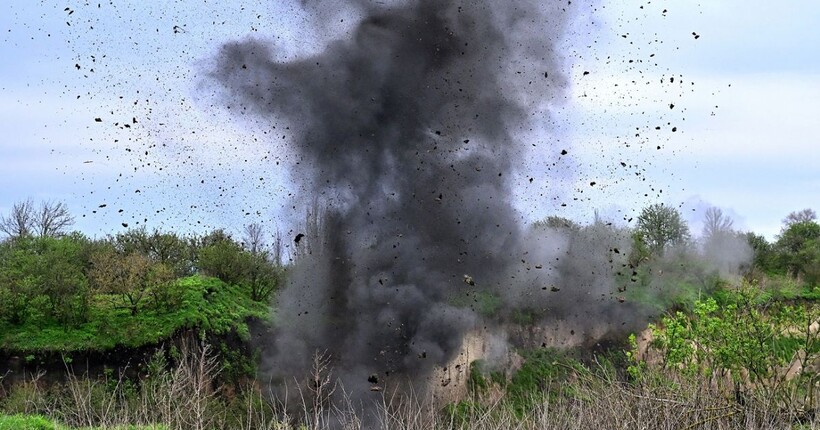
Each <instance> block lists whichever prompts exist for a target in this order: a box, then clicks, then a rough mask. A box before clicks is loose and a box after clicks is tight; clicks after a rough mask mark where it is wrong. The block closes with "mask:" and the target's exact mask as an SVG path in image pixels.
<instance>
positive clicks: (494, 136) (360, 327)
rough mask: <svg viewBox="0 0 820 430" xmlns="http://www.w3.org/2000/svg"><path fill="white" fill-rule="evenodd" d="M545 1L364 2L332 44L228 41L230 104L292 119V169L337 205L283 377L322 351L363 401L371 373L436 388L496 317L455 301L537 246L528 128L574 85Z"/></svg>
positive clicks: (300, 288)
mask: <svg viewBox="0 0 820 430" xmlns="http://www.w3.org/2000/svg"><path fill="white" fill-rule="evenodd" d="M541 3H542V2H535V1H532V2H529V1H524V2H514V3H509V2H494V1H490V0H486V1H472V0H471V1H465V2H458V1H438V0H421V1H418V2H413V3H409V4H407V3H402V4H400V5H387V6H368V3H366V2H356V3H355V5H356V7H355V10H354V12H352V15H354V16H355V15H357V14H358V15H361V19H360V22H358V24H357V26H356V27H355V29H354V30H353V31H352V32H351V33H350V34H349V37H348V38H345V39H343V40H338V41H335V42H332V43H330V44H329V45H328V46H327V47H326V49H325V50H324V51H323V52H321V53H320V54H318V55H315V56H311V57H308V58H301V59H298V60H295V61H289V62H282V61H278V60H277V59H276V58H277V52H276V51H275V49H274V48H273V47H272V46H271V45H270V44H267V43H265V42H263V41H260V40H255V39H248V40H244V41H240V42H234V43H229V44H226V45H224V46H223V47H222V49H221V52H220V53H219V56H218V59H217V64H216V67H215V69H214V70H213V71H212V76H213V77H214V78H215V79H216V80H217V81H218V82H219V83H220V84H221V85H222V86H223V87H224V88H225V89H226V90H227V102H228V104H229V106H230V108H231V109H232V110H234V111H241V112H244V111H246V110H249V111H252V112H253V113H255V114H256V115H258V116H259V117H261V118H264V119H265V120H267V121H270V126H271V127H276V128H277V130H283V129H287V127H289V130H290V131H291V132H293V133H294V134H295V142H294V144H295V146H296V152H297V153H298V156H299V160H300V164H299V165H298V166H297V167H296V170H295V171H294V172H293V174H294V175H295V176H296V178H297V181H298V183H299V184H300V186H301V187H302V190H303V191H304V192H305V193H306V198H316V197H319V198H321V199H322V200H323V201H325V202H327V203H328V204H329V207H330V209H328V213H327V216H326V217H325V221H324V225H323V226H322V231H323V232H324V234H323V237H322V239H321V241H322V247H321V249H320V250H316V251H315V252H313V253H312V254H311V255H309V256H308V257H306V258H303V259H302V260H301V261H300V262H299V265H298V267H297V268H296V269H295V270H294V272H293V274H292V275H291V276H290V279H289V284H288V286H287V287H286V288H285V289H284V290H283V291H282V292H281V294H280V295H279V297H278V306H277V335H276V339H275V346H274V348H273V351H274V352H273V354H272V356H271V357H267V360H266V365H267V367H268V368H269V369H268V370H269V371H270V372H271V375H272V376H273V377H274V378H282V379H287V378H292V377H293V376H294V375H300V374H304V373H305V372H306V371H308V370H309V369H308V366H309V365H310V358H311V355H312V354H313V353H314V352H315V351H317V350H318V351H326V352H327V353H328V354H329V355H330V356H331V357H332V359H333V360H334V367H335V371H336V374H337V375H339V376H340V377H341V378H342V382H343V383H344V385H345V387H346V389H347V390H348V392H349V393H351V394H352V395H353V396H354V400H356V399H362V397H361V396H364V395H365V394H364V393H366V392H367V391H368V390H367V389H368V386H369V383H368V382H367V379H368V376H369V375H371V374H376V375H379V378H380V380H384V379H387V380H390V379H391V378H394V380H398V379H399V378H409V379H410V380H411V381H413V382H414V383H415V386H416V388H418V387H423V386H424V384H425V381H427V378H428V377H429V376H430V375H431V372H432V370H433V369H434V368H435V367H436V366H441V365H442V364H444V363H446V362H447V361H448V360H449V359H450V358H452V355H453V354H454V353H455V351H457V349H458V348H459V346H460V343H461V339H462V337H463V335H464V333H465V332H466V331H468V330H471V329H472V328H474V327H475V326H476V325H477V324H479V323H478V322H477V321H478V320H477V316H476V315H475V314H474V313H473V312H472V311H471V310H469V309H468V308H462V307H456V306H453V305H451V303H453V302H454V300H456V299H459V298H463V297H465V296H469V295H470V294H471V292H472V291H474V290H475V289H476V288H482V289H488V290H491V291H495V292H497V293H500V290H502V289H503V288H506V286H507V285H509V283H510V282H509V278H508V274H509V273H510V270H511V269H510V268H511V266H512V265H513V264H514V262H517V261H518V258H519V257H520V255H521V254H522V253H523V252H526V251H524V249H523V248H522V247H521V245H520V244H521V243H522V229H521V227H520V226H519V224H518V222H517V219H518V218H519V217H518V216H517V214H516V212H515V210H514V209H513V207H512V204H511V201H510V199H511V195H512V193H511V190H510V185H509V179H510V177H511V175H512V174H513V173H514V171H515V170H516V167H517V165H518V164H519V163H520V161H521V160H520V157H521V154H522V152H523V148H524V147H525V146H526V145H527V144H526V143H525V142H520V141H517V140H516V139H515V138H514V137H513V136H515V135H517V134H519V133H520V132H521V131H522V130H526V129H527V128H528V123H529V121H533V120H534V121H546V119H547V118H545V115H547V114H548V111H549V107H550V106H551V105H552V104H554V103H557V102H558V101H560V100H562V99H563V98H564V92H565V90H566V86H567V77H566V74H565V71H566V70H567V66H566V65H565V62H564V59H563V58H562V57H561V55H560V54H559V52H558V51H557V49H556V45H557V44H559V43H561V42H562V38H563V37H564V32H565V27H566V24H567V22H568V20H569V18H570V16H569V15H570V13H569V12H568V11H567V10H565V8H566V3H562V4H559V3H558V2H549V4H548V5H547V4H541ZM308 7H316V6H314V5H313V4H308ZM316 10H320V9H316ZM338 15H339V14H337V13H332V12H327V13H321V14H317V16H318V17H320V18H324V19H328V18H327V17H328V16H333V17H336V16H338ZM534 113H538V115H539V116H538V117H536V118H533V115H534ZM465 275H467V276H469V277H470V278H469V279H471V280H473V282H474V283H475V284H476V285H470V283H473V282H466V281H467V280H468V278H465ZM539 289H540V288H539Z"/></svg>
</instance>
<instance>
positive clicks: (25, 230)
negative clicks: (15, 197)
mask: <svg viewBox="0 0 820 430" xmlns="http://www.w3.org/2000/svg"><path fill="white" fill-rule="evenodd" d="M35 216H36V214H35V211H34V203H32V201H31V199H27V200H25V201H22V202H17V203H15V204H14V206H12V207H11V213H9V215H8V216H6V215H2V216H0V231H2V232H3V233H5V234H6V235H8V236H9V237H10V238H12V239H14V238H19V237H23V236H29V235H31V234H32V233H33V230H34V224H35Z"/></svg>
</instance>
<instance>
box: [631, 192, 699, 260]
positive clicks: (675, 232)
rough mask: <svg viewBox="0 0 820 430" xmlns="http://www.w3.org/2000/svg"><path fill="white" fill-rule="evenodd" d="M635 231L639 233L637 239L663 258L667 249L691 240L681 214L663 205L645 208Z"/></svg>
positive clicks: (651, 251)
mask: <svg viewBox="0 0 820 430" xmlns="http://www.w3.org/2000/svg"><path fill="white" fill-rule="evenodd" d="M635 231H636V233H638V235H636V237H637V238H638V239H639V240H641V241H642V242H643V243H644V244H645V245H646V247H647V248H648V250H649V252H650V253H651V254H652V255H655V256H662V255H663V254H664V252H665V251H666V249H667V248H669V247H671V246H676V245H683V244H686V243H687V242H688V240H689V226H688V225H686V222H685V221H684V220H683V218H681V214H680V212H678V210H677V209H675V208H671V207H669V206H665V205H663V204H654V205H651V206H648V207H646V208H644V209H643V211H641V214H640V215H639V216H638V223H637V226H636V228H635Z"/></svg>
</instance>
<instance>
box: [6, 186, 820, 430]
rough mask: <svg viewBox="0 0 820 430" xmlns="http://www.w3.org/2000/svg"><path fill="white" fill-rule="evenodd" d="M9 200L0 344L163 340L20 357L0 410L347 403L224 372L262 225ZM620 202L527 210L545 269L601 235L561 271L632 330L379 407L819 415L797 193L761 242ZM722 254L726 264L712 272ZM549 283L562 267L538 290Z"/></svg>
mask: <svg viewBox="0 0 820 430" xmlns="http://www.w3.org/2000/svg"><path fill="white" fill-rule="evenodd" d="M13 209H14V210H13V212H12V214H10V215H9V216H3V217H2V218H0V231H3V232H6V234H7V236H8V237H7V239H6V240H5V241H3V242H0V349H2V351H3V352H5V353H8V354H13V355H15V356H18V357H21V358H22V361H23V364H24V366H25V367H26V368H27V369H31V368H36V367H38V365H39V364H40V363H42V362H43V360H46V359H48V358H46V357H51V358H50V359H52V360H53V359H54V358H55V357H57V358H59V360H62V361H63V362H64V363H65V364H66V365H70V364H71V363H72V362H73V361H77V357H78V356H80V355H81V354H89V353H100V354H101V355H102V354H104V353H106V352H110V351H114V350H120V351H123V350H124V351H125V352H124V354H125V355H127V354H128V351H134V350H137V349H140V348H144V347H148V349H147V350H148V351H152V350H153V348H154V347H156V346H158V345H162V344H167V345H173V346H170V347H169V348H168V349H167V350H166V349H157V351H156V353H155V354H153V355H152V356H151V358H150V359H149V360H147V362H145V363H140V364H137V365H138V366H139V368H140V372H139V376H136V377H133V376H125V372H123V371H122V369H116V370H114V369H107V370H106V371H105V372H103V373H102V374H94V375H83V376H81V377H78V376H75V375H74V374H73V373H71V372H72V371H71V370H70V369H69V370H68V375H67V376H66V377H65V378H64V379H62V380H59V381H56V382H54V381H50V382H49V383H45V382H43V381H40V380H38V379H37V377H36V376H30V378H31V379H29V380H25V381H22V382H18V383H16V384H15V385H14V386H8V385H9V384H6V385H4V384H2V382H3V380H2V378H3V375H0V430H2V429H4V428H23V429H25V428H32V429H41V428H42V429H60V430H69V429H70V430H75V429H88V430H92V429H149V428H150V429H165V428H168V429H170V428H174V429H177V428H192V427H197V428H281V429H290V428H301V427H299V426H300V425H302V424H300V423H305V422H311V423H320V425H317V426H316V427H318V428H322V427H324V425H321V423H329V422H333V420H339V421H340V422H347V421H345V420H354V421H355V416H356V414H357V413H359V412H361V411H360V410H358V409H356V408H355V407H352V406H351V408H352V409H350V410H344V409H343V406H342V409H333V408H337V407H338V405H333V407H332V408H331V409H322V408H326V407H330V406H331V405H330V404H325V403H326V402H316V403H313V404H310V401H311V400H310V399H305V401H307V402H308V404H307V405H305V406H304V408H302V410H301V411H300V412H299V413H300V414H304V416H295V417H294V416H293V415H292V413H293V411H288V410H284V409H282V405H281V404H278V403H277V401H276V400H275V399H270V398H269V397H268V393H263V390H262V388H260V387H259V386H257V385H256V384H254V383H249V384H246V385H241V384H239V381H244V382H247V379H243V378H244V377H247V376H253V375H254V373H255V369H256V365H257V363H258V355H257V354H258V351H254V350H253V349H251V348H249V347H248V342H247V341H248V340H249V338H250V328H249V323H250V322H251V321H252V320H257V321H258V320H263V321H268V322H270V321H271V310H270V302H271V298H272V295H273V293H274V292H275V290H276V288H278V286H279V285H280V284H281V282H282V279H283V278H284V276H285V274H286V273H285V267H283V266H282V264H281V249H279V250H277V249H276V247H274V249H270V248H266V247H265V246H264V242H263V240H262V238H263V232H262V230H261V227H260V226H258V225H251V226H248V227H246V229H245V234H246V238H244V239H243V240H242V241H236V240H234V239H232V238H231V237H230V235H228V234H227V233H225V232H224V231H222V230H215V231H213V232H211V233H209V234H207V235H204V236H194V237H181V236H179V235H177V234H175V233H171V232H161V231H152V232H149V231H146V230H144V229H132V230H128V231H126V232H123V233H120V234H117V235H114V236H109V237H106V238H103V239H92V238H88V237H85V236H84V235H82V234H80V233H69V232H67V231H66V227H67V226H69V225H70V221H71V218H70V216H69V215H68V214H67V212H65V210H64V209H65V208H64V207H62V206H61V205H59V204H56V205H55V204H52V203H48V204H44V205H42V206H41V207H40V209H36V208H35V206H34V205H33V203H31V202H24V203H21V204H19V205H16V206H15V207H14V208H13ZM32 220H36V222H35V221H32ZM637 221H638V222H637V223H636V228H635V229H628V228H617V227H612V226H611V225H609V224H606V223H603V222H601V221H600V220H596V222H595V223H594V224H593V225H587V226H582V225H579V224H576V223H574V222H572V221H571V220H566V219H563V218H558V217H551V218H548V219H546V220H545V221H543V222H541V223H537V225H536V226H534V229H551V231H554V232H555V233H556V234H560V235H562V237H566V238H569V239H568V240H569V243H570V246H569V247H568V250H567V251H566V252H567V256H568V257H569V258H565V259H563V261H562V263H561V264H563V266H561V265H559V266H556V268H557V269H558V271H559V272H560V271H567V272H571V273H582V272H583V273H586V272H587V270H586V268H582V269H584V270H577V269H578V268H577V267H573V266H571V264H573V261H593V260H583V259H576V258H574V257H575V256H580V255H583V254H587V253H593V252H598V251H600V250H601V249H604V251H605V252H604V253H603V254H605V255H600V256H597V254H596V258H598V257H600V258H599V260H595V261H597V263H600V264H599V265H598V266H597V267H596V271H597V269H598V268H600V269H601V270H600V271H598V274H596V275H595V276H589V277H588V278H579V279H577V280H575V281H576V282H577V283H578V284H579V285H581V284H583V285H586V284H592V283H594V282H597V281H598V280H600V279H603V280H605V281H606V282H604V283H603V285H605V286H606V288H610V286H611V288H612V290H613V291H612V292H611V293H612V294H610V295H608V296H611V297H613V298H616V297H617V298H618V300H619V301H621V302H631V303H634V304H635V306H636V308H637V309H640V310H641V311H648V312H651V313H652V315H658V317H657V319H655V320H654V321H655V324H652V325H650V326H649V328H648V330H647V331H645V332H644V333H643V334H642V335H641V336H645V337H651V339H652V341H651V342H650V343H649V344H648V345H647V343H646V342H642V341H641V340H639V336H638V335H632V336H631V337H630V338H629V339H628V340H627V339H622V340H621V341H622V342H623V343H622V344H620V345H619V346H616V347H615V348H624V349H625V351H620V350H619V352H618V353H619V354H620V357H618V358H613V356H612V355H607V356H606V357H608V358H609V359H607V358H605V357H604V356H601V355H598V356H594V355H593V356H590V355H589V352H588V351H587V352H585V353H577V352H576V351H567V350H558V349H551V348H536V349H525V350H522V351H520V352H519V353H518V357H517V358H518V359H520V360H519V365H518V366H516V367H515V368H513V369H503V370H498V369H492V368H490V367H488V366H487V363H485V362H482V361H476V362H473V363H471V365H470V369H469V375H468V378H467V392H468V393H469V395H468V397H467V398H465V399H462V400H461V401H457V402H454V403H452V404H450V405H447V406H445V407H444V408H443V410H441V409H439V410H437V411H428V410H424V409H423V408H425V407H426V406H423V405H413V404H409V405H408V404H401V405H393V404H391V403H390V400H389V399H391V397H390V396H391V395H392V393H384V394H385V395H386V397H385V403H384V404H383V405H382V406H381V409H380V410H379V411H378V413H379V414H381V415H380V419H382V420H385V421H384V422H389V423H391V426H394V427H395V426H398V425H399V424H405V423H408V422H409V423H414V424H412V425H407V426H405V428H447V429H454V428H459V429H462V428H463V429H467V428H478V429H484V428H486V429H489V428H524V429H530V428H532V429H534V428H566V427H570V426H572V427H576V428H578V427H580V428H587V427H592V426H597V427H604V428H655V427H663V426H664V425H665V426H667V427H668V426H669V425H670V423H674V426H678V427H682V428H701V427H711V428H772V427H774V428H804V427H801V426H806V427H805V428H820V416H816V415H820V414H816V413H815V412H816V411H817V410H820V399H818V397H820V396H818V392H817V386H818V382H820V376H818V375H819V374H820V302H818V300H820V224H818V223H817V221H816V216H815V215H814V212H813V211H808V210H806V211H801V212H796V213H793V214H790V215H789V216H788V217H787V219H786V220H784V226H783V230H782V231H781V233H780V235H778V237H777V239H776V240H775V241H773V242H769V241H767V240H766V239H765V238H764V237H762V236H759V235H755V234H754V233H741V232H738V231H735V230H734V229H733V224H732V222H731V220H730V219H728V218H727V217H726V216H725V215H724V214H723V213H722V212H721V211H720V210H718V209H715V208H712V209H710V210H708V211H707V212H706V220H705V226H704V231H703V234H702V235H701V237H700V238H699V239H697V240H696V239H693V238H692V236H691V235H690V232H689V228H688V226H687V225H686V223H685V222H684V221H683V220H682V217H681V216H680V213H679V212H678V211H677V210H675V209H672V208H669V207H666V206H663V205H653V206H650V207H648V208H646V209H645V210H644V211H643V212H642V213H641V215H640V216H639V217H638V220H637ZM601 238H606V240H601ZM276 241H277V243H278V246H280V247H281V238H277V239H276ZM602 243H603V244H604V245H603V246H602V245H601V244H602ZM630 245H631V246H630ZM741 248H742V249H744V250H747V251H748V250H751V253H752V254H749V255H745V254H744V255H742V257H743V258H742V260H743V262H745V263H744V264H743V265H740V260H738V261H732V260H727V258H728V257H731V256H734V255H736V254H737V255H740V253H738V252H736V251H737V250H739V249H741ZM606 249H608V251H606ZM747 257H748V258H747ZM749 261H751V262H749ZM522 263H523V262H522ZM527 264H529V263H527ZM533 264H538V263H533ZM738 265H739V268H740V269H741V271H740V275H741V276H740V277H733V278H730V277H727V276H726V269H727V268H734V269H737V268H738ZM539 268H540V267H539ZM590 272H591V271H590ZM585 276H586V275H585ZM468 281H470V282H472V278H470V277H469V276H467V277H465V282H468ZM470 285H471V286H474V287H475V288H472V289H470V290H469V295H467V296H459V297H454V298H452V300H451V304H453V305H455V306H459V307H464V308H470V309H472V310H474V311H475V312H476V313H477V314H479V315H481V316H482V317H485V318H488V319H490V318H494V319H495V320H496V322H502V321H503V323H505V324H511V325H518V326H531V325H533V324H536V323H539V322H540V321H543V318H544V317H545V315H544V312H546V311H545V310H544V309H537V308H532V309H531V308H528V307H526V306H527V305H528V304H526V303H525V304H523V305H521V306H518V307H510V306H509V304H508V303H506V302H505V298H503V297H502V296H500V295H499V294H498V292H495V291H492V290H489V289H486V286H483V287H482V285H480V284H478V285H473V284H470ZM559 287H560V288H562V289H564V288H565V289H566V290H570V288H572V287H573V286H572V285H567V286H564V285H559V286H554V288H555V290H553V291H551V292H549V293H550V294H551V293H553V292H558V291H560V290H559V289H558V288H559ZM547 288H549V286H547ZM566 290H565V291H566ZM616 290H617V291H616ZM556 297H557V295H556ZM601 297H605V295H602V296H601ZM187 333H196V334H197V335H198V336H195V337H197V338H198V340H197V341H196V342H195V343H196V345H182V346H181V343H184V342H180V341H181V340H182V339H183V338H187V337H185V336H179V335H180V334H187ZM624 337H626V336H625V335H624ZM168 341H170V342H168ZM237 343H241V344H242V345H237ZM205 344H210V345H212V347H203V346H202V345H205ZM609 353H610V354H611V353H612V351H609ZM149 354H150V352H149ZM581 356H583V357H585V358H584V359H580V358H578V357H581ZM613 361H615V362H613ZM67 367H71V366H67ZM318 380H322V381H324V378H320V379H317V381H318ZM327 381H330V379H329V378H328V379H327ZM322 383H325V382H322ZM327 383H330V382H327ZM310 389H316V390H318V388H317V387H312V388H310ZM342 391H343V390H339V391H338V392H339V393H341V392H342ZM300 394H301V393H300ZM348 406H350V405H348ZM402 408H404V409H402ZM407 408H410V409H407ZM414 408H415V409H414ZM334 414H339V416H336V415H334ZM422 416H423V417H429V418H425V420H429V421H425V420H422V419H421V418H420V417H422ZM402 420H404V421H402ZM157 423H161V426H157ZM416 423H418V425H417V424H416ZM749 423H752V424H749ZM414 426H415V427H414Z"/></svg>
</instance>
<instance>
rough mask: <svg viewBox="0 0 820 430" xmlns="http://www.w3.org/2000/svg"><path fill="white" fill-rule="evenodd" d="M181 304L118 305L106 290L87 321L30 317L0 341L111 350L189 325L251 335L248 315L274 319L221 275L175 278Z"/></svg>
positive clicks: (26, 349) (32, 349) (34, 347)
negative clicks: (68, 323) (137, 309)
mask: <svg viewBox="0 0 820 430" xmlns="http://www.w3.org/2000/svg"><path fill="white" fill-rule="evenodd" d="M172 287H173V288H174V289H177V290H178V291H179V294H180V297H179V304H178V305H177V306H174V307H173V308H172V309H171V310H167V311H166V310H154V309H146V310H144V311H141V312H139V313H137V314H132V312H131V310H129V309H127V308H122V307H119V306H117V300H116V297H114V296H113V295H110V294H101V295H97V296H96V297H94V300H93V302H91V303H90V304H89V310H88V317H87V318H86V321H85V322H83V323H81V324H76V325H73V326H70V327H65V326H63V325H62V324H60V323H59V321H57V320H53V319H48V318H42V319H36V318H29V319H28V320H27V321H26V322H25V323H24V324H20V325H13V324H8V323H6V324H5V325H3V326H0V345H2V347H3V348H4V349H6V350H11V351H16V352H18V353H32V354H37V353H42V352H63V353H69V352H74V351H105V350H109V349H112V348H114V347H117V346H124V347H129V348H138V347H141V346H145V345H152V344H157V343H159V342H161V341H163V340H166V339H169V338H170V337H171V336H172V335H173V334H175V333H176V332H177V331H179V330H183V329H195V330H202V331H206V332H208V333H210V334H224V333H227V332H229V331H235V332H237V333H238V334H239V335H240V337H242V338H243V339H248V337H249V336H250V334H249V331H248V326H247V323H246V322H247V319H248V318H258V319H262V320H265V319H268V318H269V315H270V311H269V309H268V306H267V304H265V303H261V302H257V301H253V300H251V299H250V295H249V293H248V291H247V290H245V289H244V288H243V287H241V286H238V285H229V284H226V283H224V282H222V281H220V280H219V279H216V278H210V277H203V276H198V275H196V276H191V277H187V278H182V279H179V280H177V281H174V283H173V286H172Z"/></svg>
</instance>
